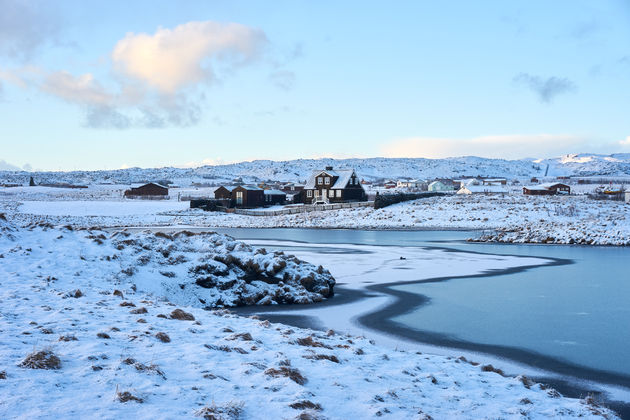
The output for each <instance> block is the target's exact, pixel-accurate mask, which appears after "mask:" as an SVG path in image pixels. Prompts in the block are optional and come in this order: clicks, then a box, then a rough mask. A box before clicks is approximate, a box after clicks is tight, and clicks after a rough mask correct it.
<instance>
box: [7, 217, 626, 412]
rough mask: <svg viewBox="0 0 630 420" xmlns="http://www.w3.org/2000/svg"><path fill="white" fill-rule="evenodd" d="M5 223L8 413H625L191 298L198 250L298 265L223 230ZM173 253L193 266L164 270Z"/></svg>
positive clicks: (439, 359) (458, 362) (464, 365)
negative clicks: (123, 230) (109, 230)
mask: <svg viewBox="0 0 630 420" xmlns="http://www.w3.org/2000/svg"><path fill="white" fill-rule="evenodd" d="M0 227H1V228H2V231H0V261H1V263H0V320H1V322H0V334H1V336H2V344H1V345H0V395H1V396H2V397H1V398H0V418H3V419H13V418H24V419H35V418H42V419H43V418H64V419H85V418H89V419H92V418H98V419H126V418H135V419H172V418H195V417H197V418H205V419H226V420H239V419H242V420H247V419H261V418H270V419H291V418H296V419H348V418H360V419H367V418H380V417H382V418H392V419H402V418H415V419H425V420H428V419H443V418H457V419H481V418H488V419H497V418H504V419H521V418H536V419H538V418H554V419H570V418H577V417H579V418H585V419H602V418H607V419H616V418H617V417H616V416H615V414H614V413H612V412H610V411H609V410H608V409H606V408H603V407H601V406H599V405H598V403H597V402H596V401H595V399H594V398H593V397H590V396H589V397H586V398H585V399H583V400H578V399H570V398H565V397H562V396H561V395H560V394H559V393H558V392H557V391H555V390H554V389H552V388H549V387H546V386H543V385H541V384H537V383H534V382H533V381H532V380H530V379H528V378H526V377H524V376H518V377H509V376H506V375H505V374H504V373H503V372H502V371H501V370H499V369H496V368H494V367H493V366H492V365H480V364H478V363H475V362H472V361H468V360H466V359H465V358H463V357H460V358H453V357H444V356H435V355H429V354H419V353H413V352H404V351H395V350H390V349H387V348H384V347H379V346H378V345H376V344H375V343H374V342H373V341H371V340H369V339H367V338H364V337H355V336H349V335H345V334H339V333H337V332H334V331H332V330H331V331H328V332H321V331H313V330H306V329H300V328H293V327H288V326H285V325H282V324H272V323H269V322H268V321H260V320H257V319H252V318H245V317H239V316H235V315H232V314H230V313H229V312H227V311H225V310H213V311H206V310H202V309H201V308H199V307H198V306H201V305H199V303H200V302H199V301H196V302H195V300H194V299H193V300H190V301H189V303H190V305H188V304H187V303H186V301H185V300H183V299H182V298H183V297H184V296H187V295H186V294H185V293H184V291H185V290H186V289H189V288H191V287H195V285H194V283H191V282H190V280H192V278H191V277H190V274H198V273H196V269H195V267H198V265H197V264H198V263H199V262H201V261H199V258H200V257H201V254H202V253H201V252H199V253H195V252H188V251H187V248H188V247H193V248H197V247H201V248H202V249H205V250H206V251H208V250H209V248H217V249H216V252H215V254H216V255H226V256H229V255H233V256H234V258H235V259H240V261H241V262H242V261H243V259H242V258H241V257H242V256H246V255H247V256H248V257H246V258H251V259H252V267H253V264H258V265H259V268H260V267H263V266H264V267H266V268H265V270H268V269H269V268H272V270H273V271H274V272H275V273H276V274H278V273H282V272H283V271H284V272H285V273H286V272H287V271H291V270H292V271H299V270H298V269H296V270H293V269H290V267H289V262H288V261H287V266H286V267H274V265H275V264H276V263H277V262H279V261H283V260H288V259H283V258H282V257H281V256H279V255H275V254H265V253H258V254H254V252H250V251H252V249H251V248H248V247H247V246H243V245H242V244H239V243H238V242H235V241H232V240H230V239H229V238H228V237H224V236H222V235H215V236H211V235H210V236H208V235H195V236H189V235H187V234H183V235H182V236H180V237H176V236H175V235H173V236H170V237H169V236H168V235H154V234H148V233H138V234H135V235H114V236H113V237H108V236H107V234H106V233H105V232H102V231H97V230H72V229H68V228H62V229H57V228H51V227H50V226H46V225H40V226H31V228H30V229H23V228H17V227H15V226H11V224H10V223H8V222H7V221H6V220H4V218H0ZM189 240H190V241H194V243H188V241H189ZM204 243H205V245H204ZM204 246H205V248H204ZM232 246H234V249H232V250H229V248H231V247H232ZM241 253H242V254H243V255H239V254H241ZM165 254H168V255H165ZM205 254H207V253H205ZM181 256H185V257H186V258H187V259H188V260H189V261H183V260H182V259H181ZM170 259H173V261H172V263H171V264H173V265H175V266H177V267H181V268H182V269H181V270H179V274H178V275H176V276H175V277H170V275H164V274H162V273H159V272H157V271H154V272H152V270H158V268H159V269H161V270H166V269H172V270H173V271H175V270H176V269H174V268H170V267H162V265H163V264H161V262H162V261H164V260H170ZM178 260H180V261H179V263H177V261H178ZM211 260H212V261H215V262H217V261H216V260H215V259H214V258H211ZM254 260H256V261H254ZM208 262H210V260H208ZM234 263H235V264H236V265H237V266H238V265H239V264H238V263H236V261H235V262H234ZM263 263H264V264H263ZM211 264H212V265H213V267H214V266H215V265H214V263H211ZM270 265H271V267H270ZM280 265H281V264H280ZM184 267H186V269H183V268H184ZM216 267H220V266H219V265H216ZM226 267H227V265H226ZM312 267H313V266H309V265H306V266H305V267H302V268H303V270H305V271H310V270H311V269H312ZM227 269H228V271H230V270H232V268H229V267H227ZM239 269H242V268H240V267H239ZM135 270H137V271H135ZM237 271H238V270H236V268H234V273H235V274H236V273H237ZM316 271H320V270H319V269H317V270H316ZM320 274H321V273H320ZM227 277H229V275H227ZM282 277H283V278H284V275H283V276H282ZM307 277H308V275H307ZM323 277H326V276H323ZM151 280H152V283H153V285H151V284H150V283H151ZM290 281H291V280H290V279H286V281H285V284H289V283H290ZM163 284H166V285H167V286H168V287H163ZM181 285H184V287H183V288H181ZM170 286H174V287H170ZM321 286H322V287H323V286H324V285H323V284H322V285H321ZM236 287H237V288H238V287H240V286H238V285H237V286H236ZM307 289H308V287H307V286H305V287H304V290H307ZM204 290H210V289H204ZM226 290H227V289H226ZM276 290H277V289H276ZM209 294H211V293H209ZM178 302H181V303H178ZM195 306H197V307H195Z"/></svg>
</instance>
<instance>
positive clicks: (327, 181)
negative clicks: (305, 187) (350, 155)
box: [324, 177, 330, 185]
mask: <svg viewBox="0 0 630 420" xmlns="http://www.w3.org/2000/svg"><path fill="white" fill-rule="evenodd" d="M324 184H326V185H330V178H328V177H326V178H324Z"/></svg>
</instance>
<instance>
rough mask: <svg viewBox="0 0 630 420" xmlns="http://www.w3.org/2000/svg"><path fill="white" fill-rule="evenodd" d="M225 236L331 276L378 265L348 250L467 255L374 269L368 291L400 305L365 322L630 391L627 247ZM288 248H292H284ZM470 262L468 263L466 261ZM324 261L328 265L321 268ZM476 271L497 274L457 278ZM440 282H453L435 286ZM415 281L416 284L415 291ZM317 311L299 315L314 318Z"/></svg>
mask: <svg viewBox="0 0 630 420" xmlns="http://www.w3.org/2000/svg"><path fill="white" fill-rule="evenodd" d="M219 230H220V231H222V232H225V233H228V234H231V235H233V236H235V237H237V238H240V239H248V240H250V242H252V243H254V244H256V243H259V244H262V245H265V246H269V244H270V243H269V242H268V240H274V241H278V243H277V244H276V247H277V248H281V249H287V247H288V249H289V250H290V252H294V253H295V254H296V255H298V256H299V257H303V258H306V259H307V260H309V257H310V260H312V259H313V258H314V259H316V260H317V261H313V262H315V263H318V264H319V263H322V264H324V265H326V264H325V261H326V260H329V261H330V267H331V271H333V274H335V272H334V267H335V266H336V265H345V266H346V270H353V269H354V268H353V265H355V266H357V267H358V266H360V265H362V264H364V263H365V261H370V260H375V259H377V257H378V255H375V256H373V257H369V256H368V257H365V256H361V255H360V254H352V253H351V252H350V251H349V249H348V248H347V247H344V246H343V244H354V245H368V246H370V248H365V249H363V250H362V251H361V250H358V249H357V250H355V251H356V252H358V251H361V252H364V253H365V252H368V253H373V254H378V248H374V247H382V248H381V249H382V250H383V253H384V254H386V253H387V252H390V253H392V252H393V253H396V252H398V253H400V254H401V255H410V256H413V255H414V251H413V250H414V248H415V247H422V248H424V249H428V250H431V249H434V250H440V251H441V252H444V249H447V251H449V252H450V251H463V252H456V253H453V258H451V259H446V260H442V261H440V264H439V267H438V268H439V269H437V270H435V268H431V267H430V266H426V267H427V270H429V271H428V272H422V273H420V272H416V273H414V270H418V268H414V266H410V267H409V269H408V270H403V268H405V267H401V266H392V264H393V263H394V262H393V261H391V258H390V260H389V261H388V262H387V264H389V265H387V264H385V263H383V264H381V265H380V266H379V267H376V268H372V269H371V270H370V273H368V274H366V276H368V277H371V278H381V279H382V281H375V282H374V284H371V285H370V284H366V285H364V286H365V289H367V290H369V291H374V292H384V293H386V294H388V293H389V294H391V293H393V294H394V295H396V297H397V298H398V299H399V301H398V302H397V303H394V304H393V305H392V304H390V305H389V306H388V307H387V305H386V303H385V302H382V306H383V309H384V310H381V311H373V313H371V314H365V313H360V308H359V309H358V310H357V311H358V312H359V314H358V315H360V316H357V320H358V322H360V323H363V324H365V325H366V326H368V327H373V328H375V329H380V330H382V331H383V332H386V333H389V334H394V335H399V336H401V337H405V338H406V339H410V340H417V341H419V342H426V343H432V344H436V345H440V346H444V347H454V348H461V349H465V350H470V351H479V352H483V353H490V354H496V355H499V356H501V357H506V358H508V359H512V360H515V361H518V362H521V363H524V364H527V365H530V366H535V367H538V368H541V369H545V370H552V371H555V372H558V373H560V374H566V375H570V376H577V377H581V378H585V379H589V380H594V381H601V382H607V383H615V384H618V385H625V386H628V385H630V359H628V358H627V351H628V346H629V344H630V305H629V303H630V271H629V268H630V249H628V248H618V247H578V246H557V245H554V246H541V245H508V244H502V245H501V244H477V243H468V242H465V238H468V237H470V236H471V235H474V233H470V232H458V231H359V230H319V229H219ZM266 241H267V242H266ZM283 241H291V243H290V244H284V246H283V244H282V242H283ZM293 242H301V244H295V243H293ZM272 244H273V243H272ZM317 244H319V245H318V247H316V248H313V246H314V245H317ZM322 244H324V245H328V246H323V247H322ZM398 247H400V248H401V250H400V251H399V250H397V249H396V248H398ZM402 248H405V249H404V250H402ZM375 249H376V250H377V251H375ZM416 249H418V248H416ZM350 250H352V248H350ZM366 250H367V251H366ZM392 250H395V251H392ZM403 252H407V253H406V254H403ZM468 253H470V254H469V256H470V259H466V255H467V254H468ZM477 253H481V254H477ZM317 254H319V255H325V257H323V258H321V260H318V257H317ZM396 255H398V254H396ZM493 255H496V256H505V255H509V256H521V257H540V258H544V259H546V260H544V263H545V264H548V265H542V266H536V267H533V268H529V269H527V270H524V271H522V270H519V269H518V264H515V263H514V261H511V260H505V261H501V264H503V265H505V267H504V268H500V265H501V264H499V265H497V266H492V264H493V261H492V260H491V259H488V257H489V256H493ZM335 256H336V257H338V259H335ZM362 258H364V259H365V260H364V261H363V260H362ZM407 258H409V259H410V258H412V257H407ZM425 258H428V259H431V258H441V256H440V255H439V254H438V255H435V256H431V255H428V256H426V257H425ZM476 258H483V260H481V261H476ZM532 260H536V259H532V258H530V259H529V260H528V259H523V260H522V263H523V265H530V266H531V265H533V264H532ZM322 261H323V262H322ZM538 261H539V262H540V261H541V260H538ZM403 263H404V262H403ZM517 263H518V261H517ZM475 264H477V265H480V266H483V265H484V264H488V267H487V268H488V269H490V270H495V271H493V272H491V273H485V274H479V273H477V274H474V275H465V274H464V275H462V276H460V275H458V274H457V271H458V270H457V268H458V267H457V266H458V265H462V266H466V265H469V267H461V268H469V269H473V271H474V269H475V267H474V265H475ZM470 265H473V266H470ZM537 265H538V264H537ZM326 266H327V267H328V266H329V265H326ZM422 267H425V266H422ZM379 270H381V272H380V273H379ZM374 271H376V272H374ZM441 272H444V273H445V274H439V273H441ZM341 273H342V275H341V279H342V281H343V279H344V278H345V277H346V276H347V274H346V272H345V271H343V270H341ZM379 275H380V277H379ZM442 276H446V277H447V278H441V279H439V280H438V281H434V280H431V279H432V278H435V277H442ZM414 277H417V278H418V279H419V281H417V282H415V281H414ZM427 279H429V280H428V281H427ZM397 282H404V283H405V284H403V285H396V283H397ZM365 283H372V282H368V281H366V282H365ZM340 286H341V287H340V288H344V287H348V285H344V284H341V285H340ZM333 300H334V299H333ZM410 302H411V303H410ZM311 311H312V310H310V309H306V308H297V309H295V310H293V312H299V313H301V314H302V313H303V314H307V315H308V314H309V313H310V312H311ZM312 312H313V313H315V312H319V318H320V321H323V323H324V324H326V317H325V316H323V315H321V313H322V312H323V311H322V310H319V311H317V310H314V311H312Z"/></svg>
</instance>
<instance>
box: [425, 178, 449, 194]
mask: <svg viewBox="0 0 630 420" xmlns="http://www.w3.org/2000/svg"><path fill="white" fill-rule="evenodd" d="M427 190H428V191H433V192H444V191H454V190H455V188H454V187H453V184H452V181H450V182H449V183H447V182H444V181H439V180H438V181H433V182H432V183H430V184H429V186H428V187H427Z"/></svg>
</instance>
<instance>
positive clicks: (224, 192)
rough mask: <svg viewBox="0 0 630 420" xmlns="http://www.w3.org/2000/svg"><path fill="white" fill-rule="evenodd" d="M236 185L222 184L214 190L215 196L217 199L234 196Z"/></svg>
mask: <svg viewBox="0 0 630 420" xmlns="http://www.w3.org/2000/svg"><path fill="white" fill-rule="evenodd" d="M234 188H235V187H225V186H220V187H219V188H217V189H216V190H214V198H216V199H231V198H232V190H233V189H234Z"/></svg>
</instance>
